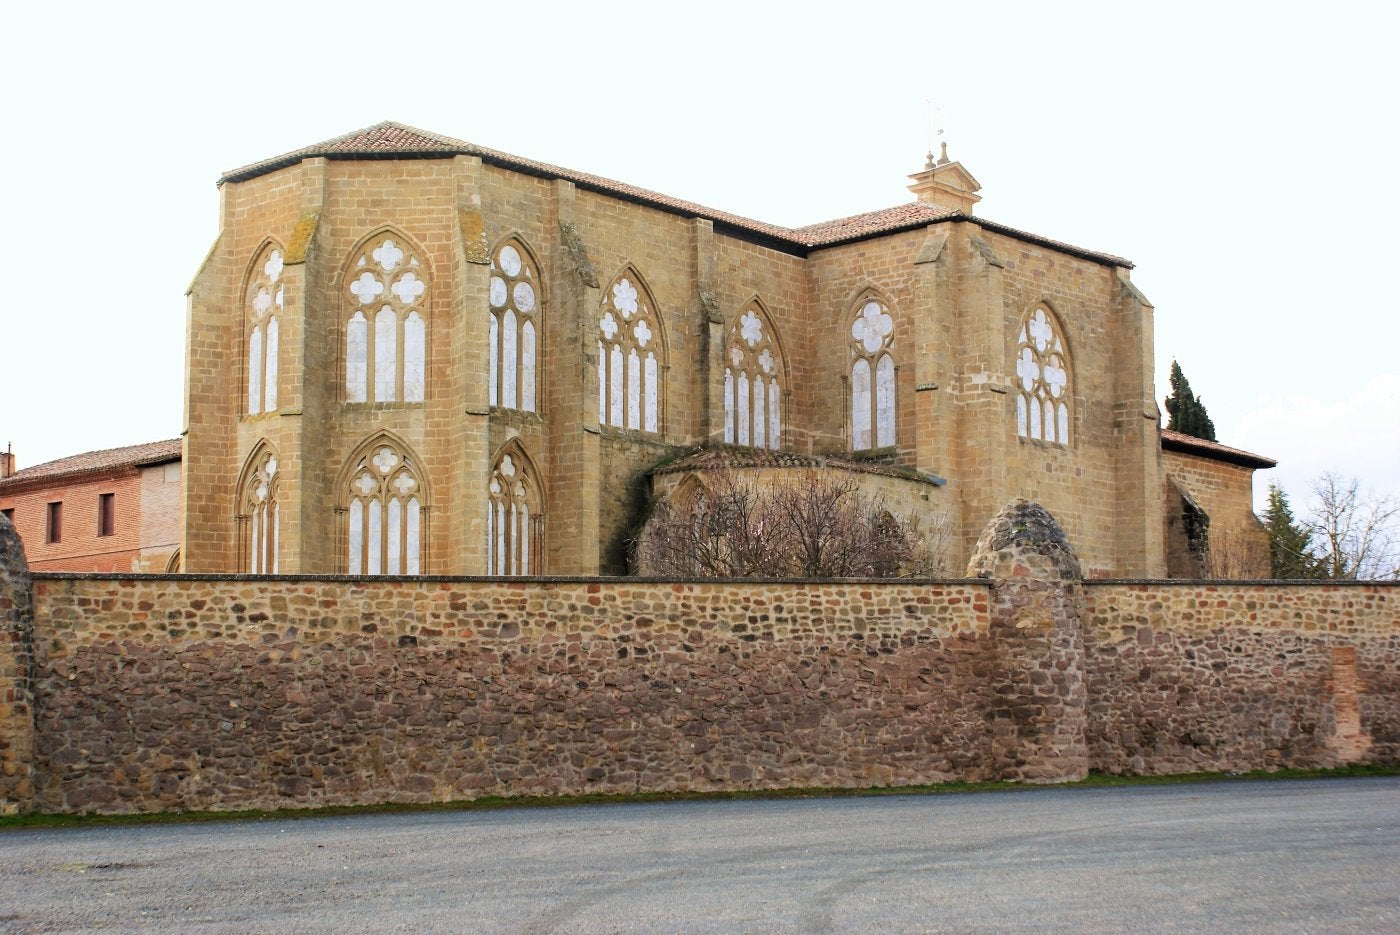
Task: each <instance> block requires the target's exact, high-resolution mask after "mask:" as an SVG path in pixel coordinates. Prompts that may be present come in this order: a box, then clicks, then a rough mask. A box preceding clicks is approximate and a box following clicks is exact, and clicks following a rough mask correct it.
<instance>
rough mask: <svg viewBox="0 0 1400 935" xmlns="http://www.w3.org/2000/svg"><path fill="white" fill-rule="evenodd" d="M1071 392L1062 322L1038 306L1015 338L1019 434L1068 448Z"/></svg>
mask: <svg viewBox="0 0 1400 935" xmlns="http://www.w3.org/2000/svg"><path fill="white" fill-rule="evenodd" d="M1072 390H1073V382H1072V379H1071V371H1070V365H1069V354H1068V352H1067V351H1066V348H1065V341H1064V335H1063V332H1062V330H1061V328H1060V323H1059V321H1058V320H1056V318H1055V313H1054V312H1053V311H1051V310H1050V309H1048V308H1046V307H1045V306H1043V305H1040V306H1037V307H1036V308H1034V309H1032V310H1031V312H1030V314H1029V315H1027V316H1026V318H1025V320H1024V321H1023V322H1022V323H1021V331H1020V333H1019V334H1018V335H1017V338H1016V434H1017V435H1020V436H1021V437H1022V438H1031V439H1035V440H1037V441H1046V442H1052V443H1054V444H1056V445H1068V444H1069V442H1070V434H1069V427H1070V416H1071V413H1070V406H1069V404H1070V399H1071V394H1072Z"/></svg>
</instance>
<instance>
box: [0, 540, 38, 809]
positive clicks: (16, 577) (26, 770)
mask: <svg viewBox="0 0 1400 935" xmlns="http://www.w3.org/2000/svg"><path fill="white" fill-rule="evenodd" d="M33 665H34V608H33V602H32V592H31V586H30V573H29V565H28V564H27V563H26V562H25V559H24V546H23V545H22V544H21V543H20V538H19V533H18V532H16V531H15V527H14V525H13V524H12V523H11V522H10V520H9V519H8V518H7V517H5V516H4V515H0V815H10V814H13V813H15V812H18V811H23V810H25V809H26V808H27V807H28V806H29V804H30V803H31V802H32V800H33V795H34V787H33V779H32V776H33V765H34V710H33V701H34V694H33V681H32V673H33Z"/></svg>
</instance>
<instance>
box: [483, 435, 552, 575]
mask: <svg viewBox="0 0 1400 935" xmlns="http://www.w3.org/2000/svg"><path fill="white" fill-rule="evenodd" d="M543 529H544V513H543V510H542V508H541V498H540V484H539V480H538V478H537V477H536V474H535V470H534V468H533V466H532V465H531V462H530V458H529V456H528V455H526V454H525V451H524V449H522V448H521V447H520V446H519V444H518V443H511V444H509V445H507V446H506V447H505V449H504V450H502V452H501V454H500V456H499V457H497V458H496V464H495V467H494V468H493V469H492V471H491V480H490V482H489V484H488V486H487V539H486V553H487V555H486V573H487V574H488V575H529V574H536V575H538V574H540V573H541V569H540V560H539V557H540V555H541V554H543V550H542V545H543V542H542V539H541V532H542V531H543Z"/></svg>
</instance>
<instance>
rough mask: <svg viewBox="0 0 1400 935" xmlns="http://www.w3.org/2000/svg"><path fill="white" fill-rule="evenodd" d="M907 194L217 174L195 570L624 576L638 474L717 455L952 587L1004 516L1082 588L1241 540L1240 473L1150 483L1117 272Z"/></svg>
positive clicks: (340, 169)
mask: <svg viewBox="0 0 1400 935" xmlns="http://www.w3.org/2000/svg"><path fill="white" fill-rule="evenodd" d="M911 178H912V180H913V184H912V185H911V186H910V190H911V191H912V193H913V195H914V199H913V200H912V201H910V202H908V203H905V204H902V205H898V206H896V207H893V208H887V209H884V210H879V211H873V212H870V213H867V214H862V215H857V216H854V217H848V218H842V219H839V220H835V221H828V222H824V223H820V224H814V225H811V226H808V227H803V228H785V227H779V226H776V225H772V224H766V223H763V222H759V221H754V220H750V219H748V218H743V217H739V216H736V215H733V214H728V213H726V212H722V211H717V210H713V209H710V208H707V207H704V206H701V205H696V204H691V203H688V202H684V201H680V200H677V199H675V198H671V197H668V196H665V195H661V194H657V193H655V192H650V191H646V190H643V189H639V188H636V187H634V186H631V185H627V184H624V183H620V182H615V181H611V180H608V179H603V178H599V177H596V176H591V175H587V174H584V173H581V172H576V171H573V170H569V169H563V168H559V167H556V166H551V165H547V164H544V163H540V162H536V161H533V160H530V159H524V158H521V157H517V156H512V155H510V154H507V153H502V152H498V151H496V150H491V149H486V148H484V147H480V146H477V145H475V144H471V143H467V142H463V141H459V140H454V139H450V138H446V137H442V136H438V135H435V134H432V133H426V132H423V131H419V130H415V129H413V128H410V127H405V126H402V125H399V124H394V123H384V124H379V125H377V126H374V127H370V128H368V129H365V130H360V131H356V132H354V133H351V134H348V135H346V136H343V137H340V138H337V139H334V140H329V141H327V142H324V143H321V144H317V145H314V146H309V147H306V148H305V149H301V150H298V151H296V152H292V153H288V154H285V155H283V156H279V157H276V158H273V159H269V160H266V161H264V162H260V163H257V164H254V165H251V166H247V167H244V168H242V169H238V170H235V171H231V172H229V173H227V174H226V175H224V177H223V178H222V179H221V180H220V194H221V202H220V211H221V218H220V222H221V223H220V228H221V230H220V235H219V237H218V240H217V242H216V243H215V245H214V248H213V249H212V251H211V252H210V254H209V256H208V259H207V260H206V262H205V264H204V265H203V267H202V268H201V269H200V270H199V272H198V275H197V276H196V278H195V281H194V283H193V285H192V287H191V290H190V294H189V332H188V352H187V390H186V392H187V399H186V414H187V420H188V425H187V433H188V434H187V440H186V461H185V491H186V498H185V527H184V537H183V546H182V548H183V555H184V562H185V566H186V568H187V569H189V570H191V571H211V572H233V571H253V572H277V571H280V572H349V573H352V574H356V573H404V574H418V573H435V574H512V573H551V574H597V573H603V574H615V573H623V572H625V571H626V570H627V559H626V543H627V541H628V539H629V537H630V536H631V535H632V534H633V532H634V531H635V527H636V523H637V521H638V519H639V516H640V515H641V513H642V510H643V508H644V504H645V501H646V498H647V496H648V494H649V492H650V485H651V483H652V480H651V478H652V474H651V470H652V469H653V468H654V467H655V466H657V465H658V464H661V463H663V462H674V461H675V459H676V458H677V457H678V456H684V455H685V454H686V452H688V451H690V450H691V449H694V448H697V447H700V446H718V445H723V444H729V445H733V446H737V447H741V448H748V449H752V450H754V451H755V452H757V451H758V450H760V449H776V450H778V451H782V452H790V453H792V454H794V455H800V456H804V457H827V458H837V459H840V460H841V461H843V462H849V463H851V464H855V465H876V466H879V467H880V468H881V470H877V471H874V472H867V473H869V474H870V476H872V477H878V478H879V479H880V484H882V485H884V488H891V485H893V487H894V488H898V489H897V490H896V491H895V494H894V497H895V499H896V500H898V501H899V502H901V503H903V504H904V505H905V506H906V507H907V508H908V510H910V511H911V512H914V513H917V512H919V511H923V512H924V513H925V514H927V515H930V516H933V515H936V516H939V517H942V518H943V519H944V520H945V521H946V522H947V524H948V525H949V526H950V528H951V529H953V530H954V533H955V534H954V536H953V539H952V542H953V545H952V554H950V555H948V556H947V559H948V567H949V568H951V569H954V570H959V571H960V570H961V568H962V567H963V566H964V565H965V563H966V561H967V558H968V555H969V554H970V551H971V547H972V544H973V542H974V541H975V539H976V537H977V535H978V534H979V533H980V532H981V530H982V529H983V528H984V526H985V525H986V523H987V521H988V520H989V519H990V518H991V517H992V516H993V515H994V514H995V513H996V512H997V511H998V509H1000V508H1001V506H1002V505H1003V504H1005V503H1006V502H1008V501H1009V500H1011V499H1012V498H1014V497H1028V498H1031V499H1034V500H1036V501H1038V502H1040V503H1041V504H1043V505H1044V506H1045V507H1046V508H1048V509H1049V510H1050V511H1051V512H1052V513H1053V514H1054V515H1055V516H1056V517H1057V518H1058V519H1059V521H1060V522H1061V523H1062V524H1063V525H1064V527H1065V529H1066V530H1067V532H1068V534H1069V537H1070V540H1071V541H1072V542H1073V543H1074V545H1075V548H1076V549H1077V551H1078V553H1079V555H1080V558H1081V560H1082V561H1083V563H1084V566H1085V570H1086V573H1088V574H1090V575H1097V576H1129V575H1155V576H1160V575H1165V574H1166V573H1167V571H1168V568H1169V555H1170V554H1173V552H1174V550H1175V552H1180V553H1181V554H1183V555H1186V556H1187V558H1188V559H1191V556H1193V555H1194V556H1199V555H1200V554H1201V551H1202V548H1203V546H1202V545H1201V543H1200V542H1194V543H1192V542H1186V541H1185V540H1184V538H1183V537H1184V536H1185V535H1186V531H1187V530H1186V527H1187V526H1189V527H1190V529H1191V530H1196V529H1199V528H1200V527H1201V525H1202V523H1203V522H1204V523H1205V524H1206V525H1207V526H1209V523H1208V520H1209V517H1208V516H1207V517H1204V518H1202V517H1198V516H1194V514H1193V517H1194V518H1192V520H1191V522H1190V523H1186V522H1184V521H1182V519H1181V517H1182V516H1184V515H1185V514H1184V513H1183V511H1184V510H1186V509H1187V507H1188V506H1189V508H1190V509H1191V510H1195V511H1197V512H1200V513H1211V512H1219V513H1221V514H1228V515H1229V516H1231V517H1234V518H1241V517H1243V516H1244V515H1245V514H1247V513H1248V511H1249V500H1248V482H1247V481H1248V476H1247V475H1248V471H1249V470H1250V468H1249V467H1248V465H1247V464H1244V463H1242V462H1240V461H1239V460H1238V458H1236V460H1233V461H1232V460H1230V458H1231V457H1234V456H1233V455H1230V454H1228V452H1230V451H1232V450H1231V449H1224V448H1223V447H1215V448H1212V447H1207V446H1194V447H1192V446H1190V445H1178V446H1177V447H1176V448H1174V449H1173V450H1172V452H1171V454H1170V455H1169V456H1167V457H1166V458H1164V455H1163V450H1162V442H1161V436H1160V435H1159V430H1158V424H1159V412H1158V407H1157V403H1156V401H1155V396H1156V393H1155V389H1154V386H1153V381H1152V373H1153V327H1152V316H1153V309H1152V305H1151V303H1150V302H1149V301H1148V300H1147V299H1146V298H1145V297H1144V296H1143V295H1142V293H1140V292H1139V291H1138V290H1137V289H1136V288H1135V287H1134V286H1133V284H1132V282H1131V279H1130V275H1129V273H1130V270H1131V268H1132V264H1131V263H1129V262H1128V261H1127V260H1124V259H1121V258H1119V257H1115V256H1112V255H1110V254H1106V253H1100V252H1097V251H1093V250H1086V249H1081V248H1079V247H1074V246H1070V245H1068V244H1064V243H1059V242H1056V241H1054V240H1050V239H1047V238H1045V237H1042V236H1039V235H1035V234H1030V233H1026V232H1024V231H1019V230H1015V229H1013V228H1010V227H1007V226H1005V225H1002V224H998V223H995V222H993V221H989V220H986V219H983V218H980V217H978V216H976V215H974V213H973V208H974V205H975V204H976V203H977V202H978V201H979V200H980V198H979V196H978V195H977V191H978V190H979V188H980V185H979V183H978V182H977V180H976V179H975V178H973V176H972V175H971V174H970V173H969V172H968V171H967V170H966V169H965V168H964V167H963V166H961V165H960V164H959V163H957V162H952V161H949V160H948V158H947V156H946V152H945V153H944V155H943V156H942V157H941V158H939V159H938V160H936V161H935V160H934V159H933V158H932V157H930V159H929V161H928V164H927V165H926V166H925V168H924V169H923V170H922V171H920V172H918V173H916V174H914V175H913V176H911ZM1251 457H1252V456H1251ZM1258 460H1259V461H1260V462H1262V461H1263V460H1264V459H1258ZM1198 462H1199V463H1200V464H1201V465H1204V466H1203V467H1201V469H1200V470H1199V471H1194V472H1193V471H1192V470H1187V469H1186V468H1185V467H1184V466H1185V465H1188V464H1189V465H1196V464H1197V463H1198ZM1171 464H1177V465H1178V466H1179V467H1181V469H1180V470H1175V471H1173V472H1172V476H1173V477H1174V478H1176V479H1175V481H1174V482H1169V480H1168V471H1169V466H1170V465H1171ZM1219 465H1223V466H1224V468H1223V469H1222V470H1224V471H1225V474H1227V475H1228V474H1229V471H1231V470H1235V469H1244V470H1245V474H1244V475H1241V476H1240V477H1239V478H1235V479H1234V480H1230V481H1229V482H1225V481H1224V480H1221V477H1223V476H1224V475H1220V476H1219V477H1218V476H1217V474H1219V471H1217V470H1216V466H1219ZM1256 466H1257V465H1256ZM1213 472H1214V473H1213ZM901 476H902V480H901ZM657 477H658V485H659V487H660V486H662V485H661V481H660V475H659V474H658V475H657ZM696 478H697V480H696V482H697V483H699V482H703V471H700V470H697V471H696ZM1211 478H1214V480H1211ZM1198 480H1201V481H1202V482H1205V483H1207V484H1208V485H1209V484H1213V486H1210V487H1209V492H1208V493H1207V492H1204V491H1195V490H1194V488H1193V486H1192V485H1193V484H1195V483H1197V481H1198ZM1217 481H1219V482H1218V483H1217ZM675 482H676V478H675V477H674V476H671V477H669V479H668V480H666V482H665V484H666V485H669V486H674V485H675ZM900 484H903V486H902V487H900ZM1182 493H1184V494H1186V496H1184V497H1183V496H1181V494H1182ZM1233 522H1234V520H1233V519H1232V523H1233ZM1238 525H1239V531H1238V534H1237V536H1236V538H1241V539H1242V540H1243V539H1249V540H1250V542H1251V544H1250V545H1249V548H1250V549H1253V550H1257V549H1258V547H1259V544H1260V543H1261V542H1262V538H1261V537H1262V533H1261V531H1260V530H1259V528H1258V526H1257V524H1254V525H1253V526H1251V525H1249V524H1248V523H1245V522H1244V521H1243V520H1242V519H1241V521H1240V523H1239V524H1238ZM1232 528H1234V527H1233V526H1232ZM1173 536H1176V537H1177V538H1178V539H1182V541H1178V542H1175V543H1172V542H1170V541H1169V540H1170V539H1171V538H1172V537H1173ZM1250 554H1255V553H1254V552H1251V553H1250ZM1191 560H1196V559H1191ZM1176 564H1177V565H1178V566H1179V567H1178V568H1177V570H1178V571H1180V570H1181V569H1185V568H1188V567H1190V562H1189V561H1186V560H1183V561H1181V562H1178V563H1176ZM1197 564H1199V561H1198V562H1197ZM1266 568H1267V564H1265V566H1264V569H1266ZM1260 570H1261V569H1258V568H1252V569H1251V571H1260Z"/></svg>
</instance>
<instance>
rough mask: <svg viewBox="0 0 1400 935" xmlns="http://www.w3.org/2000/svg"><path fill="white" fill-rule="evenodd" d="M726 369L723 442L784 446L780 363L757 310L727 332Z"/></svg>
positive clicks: (769, 329)
mask: <svg viewBox="0 0 1400 935" xmlns="http://www.w3.org/2000/svg"><path fill="white" fill-rule="evenodd" d="M726 358H727V359H726V366H725V368H724V440H725V441H726V442H728V443H730V444H738V445H752V446H753V447H755V448H774V449H776V448H778V447H780V446H781V444H782V427H783V418H782V406H783V375H782V360H781V357H780V356H779V353H778V350H777V345H776V344H775V343H774V340H773V328H772V325H771V323H769V322H768V321H767V316H766V315H765V314H764V312H763V310H762V308H761V307H760V306H759V305H758V304H757V303H755V304H753V305H750V306H749V307H748V308H746V309H744V311H743V312H741V313H740V314H739V317H738V318H737V319H735V321H734V323H733V324H732V325H730V328H729V340H728V342H727V354H726Z"/></svg>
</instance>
